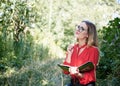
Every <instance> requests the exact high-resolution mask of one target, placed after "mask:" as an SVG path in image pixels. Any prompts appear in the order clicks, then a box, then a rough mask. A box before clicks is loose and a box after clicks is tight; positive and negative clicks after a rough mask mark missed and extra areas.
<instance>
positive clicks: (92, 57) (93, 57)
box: [89, 47, 99, 68]
mask: <svg viewBox="0 0 120 86" xmlns="http://www.w3.org/2000/svg"><path fill="white" fill-rule="evenodd" d="M98 60H99V50H98V48H97V47H94V48H92V49H90V53H89V61H91V62H93V64H94V66H95V68H96V66H97V64H98Z"/></svg>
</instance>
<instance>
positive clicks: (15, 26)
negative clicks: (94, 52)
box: [0, 0, 120, 86]
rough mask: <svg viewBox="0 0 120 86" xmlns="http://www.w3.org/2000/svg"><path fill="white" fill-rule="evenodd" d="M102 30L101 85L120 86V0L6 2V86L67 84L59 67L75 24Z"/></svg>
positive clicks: (2, 15) (0, 8) (1, 51)
mask: <svg viewBox="0 0 120 86" xmlns="http://www.w3.org/2000/svg"><path fill="white" fill-rule="evenodd" d="M82 20H90V21H92V22H93V23H94V24H95V25H96V26H97V31H98V36H99V49H100V62H99V66H98V68H97V83H96V85H97V86H120V85H119V82H120V51H119V49H120V1H119V0H0V86H65V84H66V83H68V82H69V78H68V77H69V76H66V75H64V74H62V71H61V69H59V68H58V67H57V64H58V63H62V61H63V59H64V58H65V52H66V48H67V46H68V45H69V44H71V43H74V42H75V39H74V33H73V32H74V30H75V25H76V24H79V23H80V22H81V21H82Z"/></svg>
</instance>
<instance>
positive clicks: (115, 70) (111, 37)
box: [98, 18, 120, 86]
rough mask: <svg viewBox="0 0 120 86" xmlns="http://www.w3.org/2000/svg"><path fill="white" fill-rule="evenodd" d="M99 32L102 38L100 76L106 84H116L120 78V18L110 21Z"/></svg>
mask: <svg viewBox="0 0 120 86" xmlns="http://www.w3.org/2000/svg"><path fill="white" fill-rule="evenodd" d="M99 32H100V33H101V36H102V37H101V38H102V39H101V43H100V44H101V45H100V46H101V47H100V50H101V58H100V64H99V69H98V78H99V79H102V82H103V83H104V82H105V83H106V84H107V85H105V86H116V85H117V84H118V82H119V79H120V74H119V70H120V58H119V57H120V52H119V49H120V18H115V19H114V20H111V21H109V23H108V25H107V26H105V27H103V29H101V30H100V31H99ZM109 84H111V85H109ZM112 84H113V85H112ZM115 84H116V85H115ZM101 86H103V85H101Z"/></svg>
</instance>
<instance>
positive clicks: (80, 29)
mask: <svg viewBox="0 0 120 86" xmlns="http://www.w3.org/2000/svg"><path fill="white" fill-rule="evenodd" d="M75 27H76V30H77V31H79V32H82V31H85V29H84V27H81V26H80V25H76V26H75Z"/></svg>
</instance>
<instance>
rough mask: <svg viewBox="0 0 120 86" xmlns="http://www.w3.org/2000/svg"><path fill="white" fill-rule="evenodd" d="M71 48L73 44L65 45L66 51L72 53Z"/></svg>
mask: <svg viewBox="0 0 120 86" xmlns="http://www.w3.org/2000/svg"><path fill="white" fill-rule="evenodd" d="M73 48H74V44H70V45H69V46H68V47H67V52H68V53H72V52H73Z"/></svg>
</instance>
